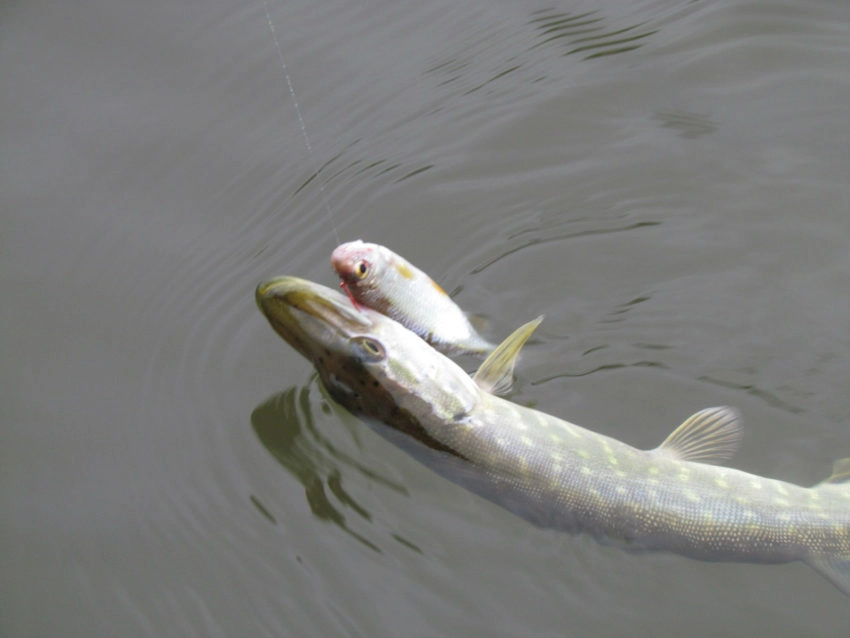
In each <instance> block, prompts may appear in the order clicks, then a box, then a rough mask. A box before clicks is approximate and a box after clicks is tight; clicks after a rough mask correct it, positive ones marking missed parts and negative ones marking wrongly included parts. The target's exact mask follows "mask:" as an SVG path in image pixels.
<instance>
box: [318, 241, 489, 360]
mask: <svg viewBox="0 0 850 638" xmlns="http://www.w3.org/2000/svg"><path fill="white" fill-rule="evenodd" d="M331 265H332V266H333V269H334V270H335V271H336V273H337V274H338V275H339V277H340V279H341V280H342V283H341V285H342V286H343V288H345V290H346V292H348V294H349V295H350V296H351V298H352V299H353V300H354V301H355V302H356V303H357V304H359V305H362V306H366V307H368V308H372V309H373V310H377V311H378V312H380V313H382V314H384V315H386V316H388V317H392V318H393V319H395V320H396V321H398V322H399V323H401V324H402V325H404V326H406V327H407V328H409V329H410V330H412V331H413V332H415V333H416V334H418V335H419V336H420V337H422V338H423V339H425V341H427V342H428V343H430V344H431V345H433V346H434V347H435V348H437V349H438V350H440V351H441V352H444V353H447V354H460V353H469V354H478V355H483V354H487V353H489V352H490V351H491V350H492V349H493V347H494V346H493V344H491V343H490V342H488V341H487V340H486V339H484V338H483V337H481V336H480V335H479V334H478V332H477V331H476V330H475V328H474V327H473V326H472V324H471V323H470V321H469V319H468V318H467V316H466V314H464V312H463V311H462V310H461V309H460V308H459V307H458V305H457V304H456V303H455V302H454V301H452V299H451V297H449V296H448V295H447V294H446V293H445V291H444V290H443V289H442V288H440V286H439V285H438V284H437V283H436V282H435V281H434V280H433V279H431V278H430V277H429V276H428V275H426V274H425V273H424V272H422V271H421V270H420V269H419V268H417V267H416V266H414V265H413V264H411V263H410V262H409V261H407V260H406V259H404V257H402V256H401V255H397V254H396V253H394V252H393V251H391V250H390V249H389V248H387V247H385V246H381V245H379V244H370V243H366V242H363V241H361V240H357V241H351V242H347V243H344V244H340V245H339V246H337V247H336V249H334V251H333V254H332V255H331Z"/></svg>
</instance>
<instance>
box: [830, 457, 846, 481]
mask: <svg viewBox="0 0 850 638" xmlns="http://www.w3.org/2000/svg"><path fill="white" fill-rule="evenodd" d="M847 481H850V457H847V458H844V459H838V460H837V461H836V462H835V463H833V465H832V474H830V476H829V478H828V479H826V480H825V481H824V483H846V482H847Z"/></svg>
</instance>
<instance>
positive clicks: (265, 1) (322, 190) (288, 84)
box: [263, 0, 342, 244]
mask: <svg viewBox="0 0 850 638" xmlns="http://www.w3.org/2000/svg"><path fill="white" fill-rule="evenodd" d="M263 9H265V12H266V22H268V23H269V30H270V31H271V32H272V38H274V46H275V49H277V59H278V60H280V68H281V69H282V70H283V78H284V80H286V88H287V89H289V95H290V96H291V97H292V104H293V105H294V106H295V114H296V115H297V116H298V125H299V126H300V127H301V136H302V137H303V138H304V146H306V147H307V153H308V154H309V155H310V163H311V165H312V169H313V174H314V175H315V176H316V178H317V180H316V181H317V183H318V184H319V192H320V193H321V194H322V203H324V205H325V210H326V211H327V213H328V219H329V220H330V222H331V228H332V229H333V231H334V237H335V238H336V243H337V244H340V243H342V242H341V241H340V239H339V233H338V232H337V230H336V224H335V223H334V216H333V213H332V212H331V205H330V202H329V200H328V195H327V193H325V185H324V183H322V180H321V178H320V177H319V168H318V165H317V164H316V155H315V154H314V153H313V145H312V144H311V143H310V135H309V134H308V133H307V125H306V124H305V123H304V118H303V117H302V116H301V107H300V106H298V98H297V97H296V95H295V87H294V86H292V78H290V77H289V70H288V69H287V68H286V62H285V61H284V59H283V49H281V47H280V40H278V37H277V31H276V30H275V28H274V22H272V15H271V13H270V12H269V2H268V0H263Z"/></svg>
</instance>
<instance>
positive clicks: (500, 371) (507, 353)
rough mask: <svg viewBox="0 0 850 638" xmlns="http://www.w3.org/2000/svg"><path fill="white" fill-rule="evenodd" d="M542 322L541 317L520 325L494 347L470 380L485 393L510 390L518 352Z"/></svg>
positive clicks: (501, 392) (498, 392)
mask: <svg viewBox="0 0 850 638" xmlns="http://www.w3.org/2000/svg"><path fill="white" fill-rule="evenodd" d="M541 321H543V315H540V316H539V317H537V319H532V320H531V321H529V322H528V323H524V324H522V325H521V326H520V327H519V328H517V329H516V330H514V331H513V332H512V333H511V334H510V336H509V337H508V338H507V339H505V340H504V341H503V342H502V343H500V344H499V345H498V346H496V349H495V350H493V352H492V353H490V356H489V357H487V358H486V359H485V360H484V363H482V364H481V367H480V368H478V372H476V373H475V376H473V377H472V380H473V381H475V383H477V384H478V387H479V388H481V389H482V390H484V391H485V392H491V393H493V394H504V393H506V392H507V391H508V390H510V389H511V384H513V380H514V366H515V365H516V362H517V357H518V356H519V351H520V350H522V347H523V346H524V345H525V342H526V341H528V338H529V337H530V336H531V333H533V332H534V330H535V329H536V328H537V326H539V325H540V322H541Z"/></svg>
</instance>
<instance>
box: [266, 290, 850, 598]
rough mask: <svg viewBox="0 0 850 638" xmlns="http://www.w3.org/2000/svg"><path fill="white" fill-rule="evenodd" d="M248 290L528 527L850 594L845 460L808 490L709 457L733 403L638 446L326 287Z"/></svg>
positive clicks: (723, 443)
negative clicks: (781, 569) (798, 571)
mask: <svg viewBox="0 0 850 638" xmlns="http://www.w3.org/2000/svg"><path fill="white" fill-rule="evenodd" d="M256 301H257V304H258V306H259V307H260V310H261V311H262V312H263V314H264V315H265V316H266V318H267V319H268V321H269V323H270V324H271V326H272V328H274V330H275V331H276V332H277V333H278V334H279V335H280V336H281V337H283V339H284V340H285V341H286V342H287V343H289V344H290V345H291V346H292V347H293V348H294V349H295V350H297V351H298V352H299V353H301V354H302V355H303V356H304V357H305V358H307V359H308V360H309V361H311V362H312V364H313V365H314V366H315V368H316V370H317V371H318V374H319V376H320V378H321V380H322V383H323V384H324V386H325V387H326V388H327V390H328V392H329V393H330V395H331V396H332V397H333V398H334V399H335V400H336V401H337V402H339V403H340V404H341V405H342V406H343V407H345V408H346V409H348V410H349V411H350V412H352V413H354V414H355V415H358V416H360V417H361V418H363V419H364V420H367V421H370V422H377V423H380V424H384V427H386V428H388V429H389V431H390V432H392V433H396V432H400V433H403V434H408V435H412V436H414V437H415V438H416V439H418V440H419V441H421V442H422V443H424V444H425V445H426V446H427V447H429V448H431V450H427V452H428V454H427V455H421V454H420V455H418V456H417V458H418V460H420V461H423V462H426V463H427V464H429V465H431V467H432V468H433V469H435V470H436V471H438V472H441V473H443V474H445V475H447V476H449V477H450V478H452V480H455V481H456V482H458V483H460V484H461V485H464V486H465V487H467V488H468V489H470V490H472V491H474V492H476V493H478V494H479V495H481V496H484V497H485V498H487V499H489V500H491V501H493V502H495V503H497V504H498V505H501V506H502V507H504V508H506V509H508V510H509V511H511V512H513V513H515V514H517V515H519V516H521V517H523V518H525V519H526V520H528V521H529V522H531V523H533V524H535V525H538V526H541V527H549V528H555V529H558V530H562V531H565V532H570V533H577V532H587V533H589V534H591V535H593V536H594V537H596V538H597V539H598V540H600V541H603V542H609V543H615V544H619V545H621V546H624V547H625V548H628V549H639V550H666V551H670V552H675V553H677V554H681V555H683V556H687V557H690V558H695V559H699V560H709V561H734V562H750V563H786V562H791V561H803V562H805V563H807V564H808V565H810V566H811V567H813V568H814V569H816V570H817V571H819V572H820V573H821V574H823V575H824V576H825V577H826V578H828V579H829V580H830V581H831V582H832V583H833V584H834V585H835V586H836V587H837V588H838V589H839V590H841V591H842V592H843V593H845V594H847V595H850V458H845V459H842V460H840V461H837V462H836V463H835V466H834V468H833V473H832V475H831V476H830V477H829V478H828V479H826V480H825V481H823V482H822V483H819V484H817V485H814V486H812V487H808V488H806V487H801V486H798V485H794V484H791V483H787V482H784V481H780V480H776V479H770V478H765V477H762V476H757V475H755V474H748V473H746V472H743V471H740V470H736V469H732V468H727V467H719V466H716V465H712V464H711V463H719V462H722V461H725V460H726V459H728V458H729V457H730V456H731V455H732V454H733V453H734V452H735V450H736V449H737V447H738V445H739V442H740V425H739V416H738V413H737V412H736V411H735V410H733V409H732V408H729V407H715V408H708V409H705V410H701V411H699V412H697V413H696V414H694V415H693V416H691V417H690V418H688V419H687V420H686V421H685V422H684V423H682V425H680V426H679V427H678V428H677V429H676V430H674V431H673V433H672V434H670V436H668V437H667V439H666V440H665V441H664V442H663V443H662V444H661V445H660V446H659V447H657V448H654V449H652V450H639V449H637V448H634V447H632V446H630V445H627V444H626V443H623V442H621V441H618V440H616V439H614V438H611V437H608V436H604V435H602V434H598V433H596V432H592V431H590V430H587V429H585V428H582V427H580V426H578V425H575V424H573V423H569V422H567V421H564V420H561V419H558V418H556V417H554V416H550V415H548V414H545V413H543V412H539V411H537V410H533V409H530V408H526V407H523V406H520V405H516V404H514V403H511V402H509V401H506V400H504V399H501V398H499V397H497V396H494V395H492V394H490V393H489V392H486V391H485V390H483V389H482V387H481V385H482V384H481V383H477V382H476V380H473V379H471V378H470V377H469V376H468V375H467V374H466V373H465V372H464V371H463V369H461V368H460V367H459V366H457V365H456V364H455V363H454V362H452V361H451V360H450V359H448V358H447V357H445V356H444V355H442V354H440V353H439V352H437V351H436V350H434V349H433V348H432V347H431V346H429V345H428V344H427V343H426V342H424V341H423V340H421V339H419V338H418V337H416V336H415V335H414V334H413V333H411V332H410V331H409V330H407V329H406V328H405V327H404V326H402V325H401V324H399V323H397V322H396V321H394V320H392V319H390V318H388V317H386V316H384V315H381V314H380V313H378V312H376V311H374V310H371V309H369V308H362V309H359V310H358V309H356V308H354V307H353V306H352V305H351V303H350V302H349V301H348V300H347V299H346V298H345V297H344V296H342V295H341V294H339V293H338V292H336V291H334V290H331V289H330V288H326V287H324V286H320V285H319V284H315V283H313V282H310V281H306V280H303V279H298V278H295V277H278V278H274V279H270V280H268V281H266V282H263V283H261V284H260V285H259V286H258V287H257V289H256ZM524 328H525V327H524ZM517 333H520V335H521V336H520V337H516V336H515V335H516V334H517ZM517 333H515V334H514V335H512V336H510V337H508V339H507V340H506V343H505V344H503V345H502V346H500V348H503V350H504V351H507V352H510V351H512V350H515V348H513V346H512V345H511V342H512V341H513V340H515V339H519V340H520V341H523V340H524V338H525V337H527V334H524V333H523V328H521V329H519V330H518V331H517ZM526 333H527V330H526ZM520 345H521V344H520ZM507 359H510V357H507V358H506V359H504V360H507ZM485 365H486V362H485ZM504 365H508V364H504ZM500 367H501V366H500V365H499V364H496V365H492V366H491V369H490V371H489V372H487V373H486V374H485V376H487V377H489V376H492V375H498V373H499V368H500ZM478 381H482V379H478ZM483 381H485V383H484V384H483V385H485V386H486V385H487V384H486V381H487V379H484V380H483ZM393 437H394V438H393ZM393 437H391V438H393V440H395V441H397V442H399V441H401V440H402V439H405V440H406V439H409V438H410V437H407V436H399V435H396V434H393ZM420 447H421V446H420Z"/></svg>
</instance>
